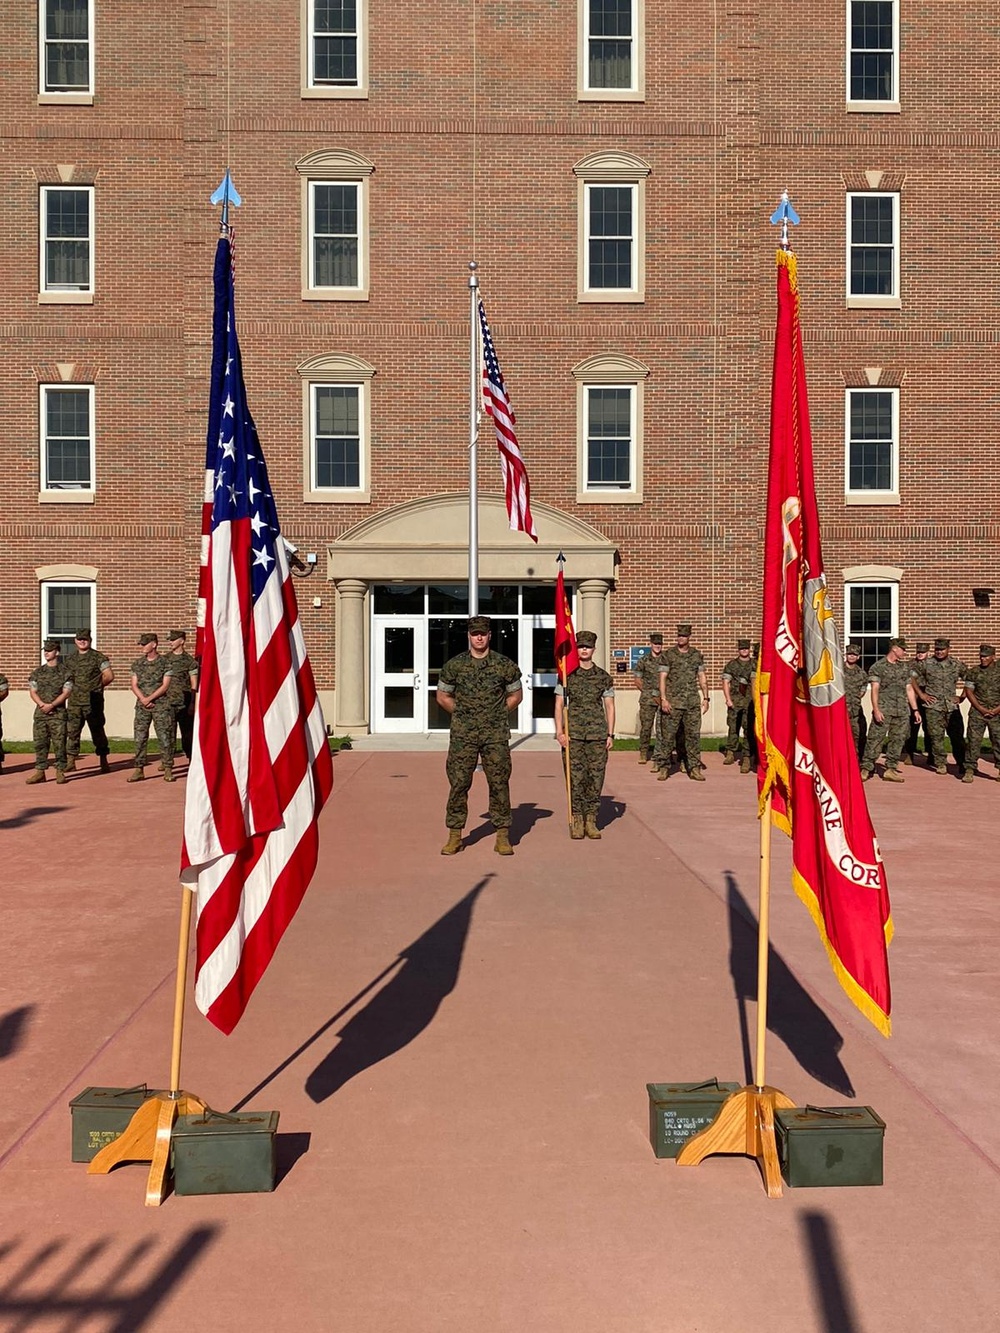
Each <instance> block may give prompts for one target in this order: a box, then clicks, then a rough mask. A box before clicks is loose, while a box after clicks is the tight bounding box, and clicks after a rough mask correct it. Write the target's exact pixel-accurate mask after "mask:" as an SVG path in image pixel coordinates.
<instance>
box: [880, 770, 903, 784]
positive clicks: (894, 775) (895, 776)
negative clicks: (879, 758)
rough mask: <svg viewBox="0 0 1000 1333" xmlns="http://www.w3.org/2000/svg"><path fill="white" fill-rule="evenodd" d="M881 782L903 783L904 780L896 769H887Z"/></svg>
mask: <svg viewBox="0 0 1000 1333" xmlns="http://www.w3.org/2000/svg"><path fill="white" fill-rule="evenodd" d="M882 781H883V782H905V781H906V779H905V778H904V777H903V775H902V773H900V771H899V769H898V768H887V769H886V770H885V772H884V773H883V774H882Z"/></svg>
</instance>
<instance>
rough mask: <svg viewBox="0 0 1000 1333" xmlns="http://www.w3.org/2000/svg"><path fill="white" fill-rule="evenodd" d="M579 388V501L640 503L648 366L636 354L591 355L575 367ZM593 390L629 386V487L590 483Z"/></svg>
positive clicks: (577, 414)
mask: <svg viewBox="0 0 1000 1333" xmlns="http://www.w3.org/2000/svg"><path fill="white" fill-rule="evenodd" d="M573 375H574V378H575V379H576V382H577V388H576V420H577V432H576V433H577V448H576V477H577V481H576V499H577V503H578V504H611V505H614V504H632V505H634V504H641V503H642V498H643V460H644V454H645V450H644V443H643V423H644V399H645V383H646V379H647V377H648V375H649V367H648V366H645V365H643V363H642V362H641V361H637V360H635V358H634V357H630V356H625V355H623V354H617V355H615V354H613V353H609V354H606V355H599V356H592V357H589V358H588V359H587V360H586V361H581V362H580V364H579V365H577V366H574V367H573ZM592 389H629V390H631V400H630V403H629V408H630V412H629V417H630V429H631V440H630V449H629V467H630V472H631V476H630V485H629V486H628V488H627V489H620V488H618V487H607V486H594V485H591V483H590V479H589V471H588V461H589V456H588V427H589V421H590V392H591V390H592Z"/></svg>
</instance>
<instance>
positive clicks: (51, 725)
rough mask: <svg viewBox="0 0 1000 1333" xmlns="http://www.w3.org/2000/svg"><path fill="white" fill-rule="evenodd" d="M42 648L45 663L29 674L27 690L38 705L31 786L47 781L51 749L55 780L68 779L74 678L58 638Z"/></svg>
mask: <svg viewBox="0 0 1000 1333" xmlns="http://www.w3.org/2000/svg"><path fill="white" fill-rule="evenodd" d="M42 652H43V653H44V654H45V664H44V666H36V667H35V669H34V671H33V672H32V673H31V675H30V677H29V678H28V693H29V694H30V695H31V701H32V703H33V704H34V705H35V712H34V715H33V717H32V721H31V739H32V741H33V742H34V746H35V771H34V772H33V773H32V775H31V777H30V778H25V783H26V784H27V786H29V787H33V786H34V785H35V783H36V782H44V781H45V770H46V769H47V768H48V766H49V751H50V750H51V752H52V756H53V758H54V759H55V764H56V782H66V781H68V779H67V777H66V700H67V699H68V698H69V697H70V694H71V692H72V689H73V682H72V681H71V680H70V678H69V672H68V671H67V670H66V667H65V666H64V664H63V663H62V661H61V660H60V658H59V640H58V639H46V640H45V643H44V644H43V645H42Z"/></svg>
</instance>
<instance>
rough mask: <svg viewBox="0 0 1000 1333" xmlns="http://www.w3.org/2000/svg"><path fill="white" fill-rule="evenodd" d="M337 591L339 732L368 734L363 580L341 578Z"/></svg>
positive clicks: (364, 589) (366, 589) (365, 588)
mask: <svg viewBox="0 0 1000 1333" xmlns="http://www.w3.org/2000/svg"><path fill="white" fill-rule="evenodd" d="M334 586H335V587H336V589H337V658H336V673H337V704H336V709H337V721H336V724H335V725H336V729H337V730H338V731H340V730H342V729H343V730H346V731H367V730H368V716H367V713H366V711H365V679H366V676H367V670H366V668H367V665H368V663H367V660H366V656H365V644H366V642H367V636H366V635H365V596H366V594H367V592H368V584H367V583H364V582H363V581H362V580H361V579H340V580H339V581H338V582H337V583H336V584H335V585H334Z"/></svg>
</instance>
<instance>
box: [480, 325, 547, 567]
mask: <svg viewBox="0 0 1000 1333" xmlns="http://www.w3.org/2000/svg"><path fill="white" fill-rule="evenodd" d="M479 333H480V340H481V343H482V349H483V406H484V408H485V409H486V415H487V416H489V417H492V418H493V429H494V430H495V431H496V437H497V448H498V449H499V450H500V471H501V473H502V475H503V488H504V498H505V499H506V501H507V517H508V518H509V520H510V530H511V532H526V533H527V534H528V536H529V537H530V538H531V540H532V541H533V542H537V541H538V534H537V533H536V532H535V520H534V519H533V518H532V517H531V486H530V485H529V483H528V473H527V469H526V468H525V466H524V459H523V458H522V457H521V449H520V446H519V445H518V443H517V435H516V434H515V433H514V425H515V420H516V419H515V417H514V409H513V408H512V407H511V405H510V399H509V398H508V397H507V390H506V388H505V386H504V382H503V375H502V374H501V373H500V362H499V361H498V360H497V352H496V348H495V347H494V346H493V335H492V334H491V333H490V326H489V324H487V322H486V307H485V306H484V305H483V303H482V301H480V302H479Z"/></svg>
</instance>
